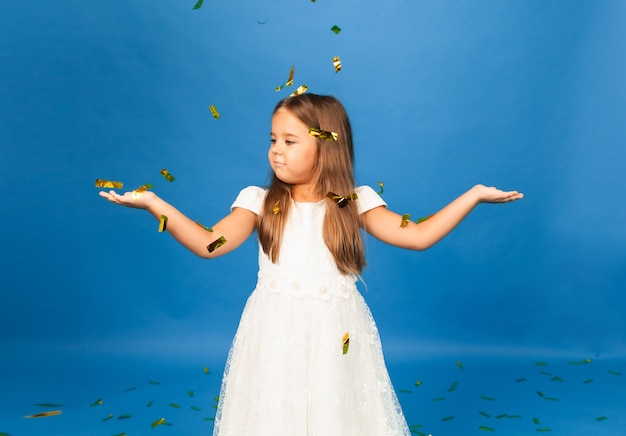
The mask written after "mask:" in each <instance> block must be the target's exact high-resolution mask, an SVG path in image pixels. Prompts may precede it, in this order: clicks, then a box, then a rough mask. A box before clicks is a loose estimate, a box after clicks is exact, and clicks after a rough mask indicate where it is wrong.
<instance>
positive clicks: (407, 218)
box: [400, 213, 461, 365]
mask: <svg viewBox="0 0 626 436" xmlns="http://www.w3.org/2000/svg"><path fill="white" fill-rule="evenodd" d="M409 221H411V214H410V213H405V214H404V215H402V221H400V227H406V226H407V225H408V224H409ZM459 363H461V362H457V365H458V364H459Z"/></svg>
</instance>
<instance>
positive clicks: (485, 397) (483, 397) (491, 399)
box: [480, 395, 496, 401]
mask: <svg viewBox="0 0 626 436" xmlns="http://www.w3.org/2000/svg"><path fill="white" fill-rule="evenodd" d="M480 399H481V400H487V401H496V399H495V398H491V397H488V396H486V395H481V396H480Z"/></svg>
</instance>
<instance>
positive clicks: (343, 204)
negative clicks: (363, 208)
mask: <svg viewBox="0 0 626 436" xmlns="http://www.w3.org/2000/svg"><path fill="white" fill-rule="evenodd" d="M326 196H327V197H328V198H330V199H331V200H333V201H334V202H335V203H337V205H338V206H339V207H340V208H342V207H346V205H347V204H348V203H349V202H351V201H353V200H358V199H359V197H358V196H357V195H356V192H353V193H352V194H350V195H348V196H347V197H342V196H341V195H337V194H335V193H333V192H329V193H328V194H326Z"/></svg>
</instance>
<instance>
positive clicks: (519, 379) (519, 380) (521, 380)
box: [515, 378, 526, 383]
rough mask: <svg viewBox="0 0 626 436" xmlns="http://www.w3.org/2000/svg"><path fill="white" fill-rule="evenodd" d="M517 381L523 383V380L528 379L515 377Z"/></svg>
mask: <svg viewBox="0 0 626 436" xmlns="http://www.w3.org/2000/svg"><path fill="white" fill-rule="evenodd" d="M515 381H516V382H517V383H521V382H525V381H526V379H525V378H516V379H515Z"/></svg>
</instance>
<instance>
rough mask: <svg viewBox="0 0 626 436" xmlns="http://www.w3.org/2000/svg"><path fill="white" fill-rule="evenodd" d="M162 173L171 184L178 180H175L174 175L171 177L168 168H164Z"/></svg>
mask: <svg viewBox="0 0 626 436" xmlns="http://www.w3.org/2000/svg"><path fill="white" fill-rule="evenodd" d="M160 173H161V175H162V176H163V177H165V180H167V181H168V182H170V183H171V182H173V181H174V180H176V179H175V178H174V176H173V175H171V174H170V172H169V171H168V170H167V169H166V168H163V169H162V170H161V171H160Z"/></svg>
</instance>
